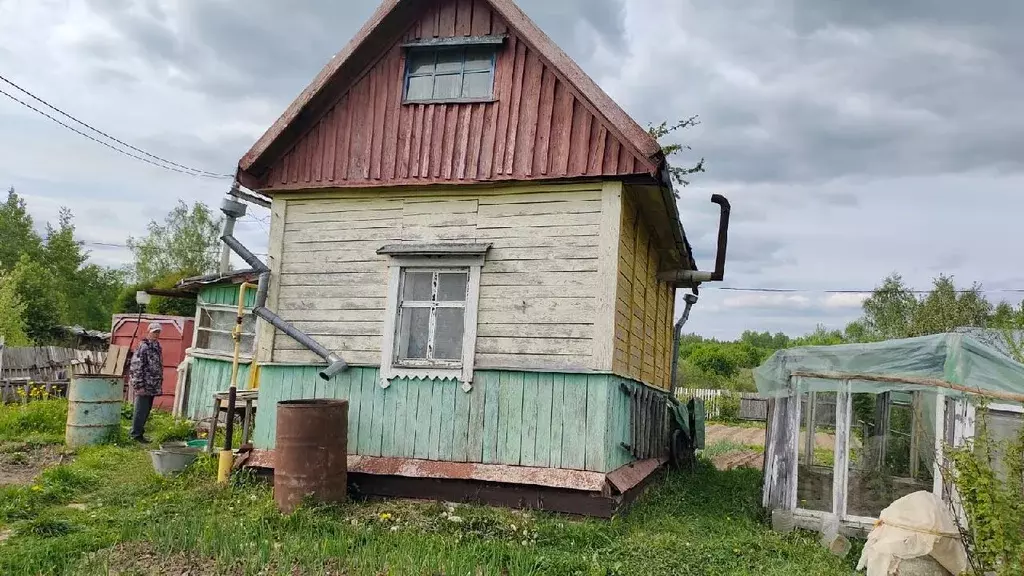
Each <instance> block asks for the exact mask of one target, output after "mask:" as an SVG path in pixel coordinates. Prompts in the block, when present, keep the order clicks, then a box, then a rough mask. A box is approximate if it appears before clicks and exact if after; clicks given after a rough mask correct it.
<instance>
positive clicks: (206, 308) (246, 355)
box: [189, 300, 259, 362]
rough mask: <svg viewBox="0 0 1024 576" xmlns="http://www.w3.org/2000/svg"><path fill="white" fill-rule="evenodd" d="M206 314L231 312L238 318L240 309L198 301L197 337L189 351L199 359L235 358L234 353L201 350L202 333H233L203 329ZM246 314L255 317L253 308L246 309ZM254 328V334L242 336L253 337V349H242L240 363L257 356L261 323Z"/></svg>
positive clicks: (210, 349) (249, 333) (246, 333)
mask: <svg viewBox="0 0 1024 576" xmlns="http://www.w3.org/2000/svg"><path fill="white" fill-rule="evenodd" d="M204 312H230V313H231V315H232V316H235V317H237V315H238V307H237V306H229V305H226V304H207V303H205V302H203V301H202V300H197V301H196V318H195V336H194V337H193V338H192V348H190V349H189V351H190V352H192V353H193V355H195V356H199V357H202V356H208V357H216V358H232V357H233V356H234V352H233V351H228V352H224V351H221V350H215V349H213V348H200V347H199V334H200V333H202V332H207V333H215V334H227V335H229V336H230V335H231V333H232V331H231V330H218V329H215V328H203V327H202V320H203V313H204ZM244 314H245V315H246V316H252V315H253V314H252V309H251V308H245V309H244ZM254 328H255V329H254V331H253V332H242V336H252V349H251V350H248V351H247V350H245V349H244V348H243V349H240V350H239V353H238V358H239V360H240V361H243V362H251V361H252V359H253V358H255V356H256V349H257V340H259V323H258V322H257V323H256V325H255V327H254Z"/></svg>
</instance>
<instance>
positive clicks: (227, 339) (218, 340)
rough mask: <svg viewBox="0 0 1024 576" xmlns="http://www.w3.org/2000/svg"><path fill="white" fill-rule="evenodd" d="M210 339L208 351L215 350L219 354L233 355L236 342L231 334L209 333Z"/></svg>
mask: <svg viewBox="0 0 1024 576" xmlns="http://www.w3.org/2000/svg"><path fill="white" fill-rule="evenodd" d="M208 334H209V335H210V339H209V340H208V342H207V346H206V347H205V348H206V349H207V350H215V351H217V352H227V353H233V352H234V351H235V340H234V339H233V338H231V335H230V334H221V333H219V332H208Z"/></svg>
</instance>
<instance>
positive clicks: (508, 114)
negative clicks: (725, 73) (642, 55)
mask: <svg viewBox="0 0 1024 576" xmlns="http://www.w3.org/2000/svg"><path fill="white" fill-rule="evenodd" d="M494 34H507V35H508V39H507V41H506V43H505V45H504V46H503V47H502V49H501V50H500V51H499V57H498V61H497V65H496V67H495V101H494V102H483V103H448V104H444V103H440V104H403V103H402V101H401V99H402V93H401V92H402V87H403V78H404V69H405V61H404V57H405V54H404V50H403V49H402V46H401V45H402V43H403V42H406V41H410V40H416V39H423V38H445V37H458V36H480V35H494ZM661 161H662V154H661V147H660V146H659V145H658V143H657V141H656V140H655V139H654V138H652V137H651V136H650V135H649V134H648V133H647V131H646V130H644V129H643V128H642V127H640V126H639V125H638V124H637V123H636V122H635V121H633V120H632V118H630V117H629V116H628V115H627V114H626V113H625V112H624V111H623V110H622V109H621V108H620V107H619V106H618V105H617V104H615V102H614V101H612V99H611V98H610V97H608V95H607V94H605V92H604V91H603V90H601V89H600V88H599V87H598V86H597V84H595V83H594V81H593V80H591V79H590V77H589V76H587V75H586V74H585V73H584V72H583V71H582V70H581V69H580V68H579V66H578V65H577V64H576V63H575V62H573V61H572V59H570V58H569V57H568V56H566V54H565V53H564V52H563V51H562V50H561V49H560V48H558V46H556V45H555V44H554V43H553V42H552V41H551V39H550V38H548V37H547V35H545V34H544V33H543V32H542V31H541V30H540V29H539V28H537V26H536V25H535V24H534V23H533V22H532V21H531V20H530V19H529V18H528V17H527V16H526V15H525V14H524V13H523V12H522V11H521V10H520V9H519V8H518V7H517V6H516V5H515V3H514V2H512V1H511V0H387V1H386V2H385V3H384V4H382V5H381V6H380V8H379V9H378V10H377V12H376V13H375V14H374V16H373V17H372V18H371V19H370V21H369V22H367V23H366V25H364V26H363V28H362V29H361V30H360V31H359V33H357V34H356V36H355V37H354V38H353V39H352V41H351V42H349V44H348V45H347V46H346V47H345V48H344V49H343V50H342V51H341V52H340V53H339V54H338V55H337V56H335V57H334V58H333V59H332V60H331V62H330V63H328V65H327V66H326V67H325V68H324V69H323V70H322V71H321V72H320V74H319V75H318V76H317V77H316V79H315V80H314V81H313V82H312V83H311V84H310V85H309V86H308V87H307V88H306V89H305V90H304V91H303V92H302V94H301V95H300V96H299V97H298V98H297V99H296V100H295V101H294V102H293V103H292V104H291V105H290V106H289V107H288V109H287V110H286V111H285V112H284V114H283V115H282V116H281V118H279V119H278V121H277V122H275V123H274V125H273V126H271V127H270V129H269V130H267V132H266V133H265V134H264V135H263V137H261V138H260V139H259V141H257V142H256V144H255V145H254V146H253V148H252V149H251V150H250V151H249V152H248V153H247V154H246V155H245V156H244V157H243V158H242V159H241V161H240V162H239V179H240V180H241V181H242V183H243V184H245V185H246V186H247V187H249V188H253V189H258V190H263V191H276V190H288V189H308V188H317V187H344V186H359V187H362V186H383V185H402V184H424V183H472V182H478V181H495V180H534V179H551V178H566V177H580V176H586V177H601V176H612V175H628V174H650V175H655V174H656V173H657V171H658V169H659V166H660V164H661Z"/></svg>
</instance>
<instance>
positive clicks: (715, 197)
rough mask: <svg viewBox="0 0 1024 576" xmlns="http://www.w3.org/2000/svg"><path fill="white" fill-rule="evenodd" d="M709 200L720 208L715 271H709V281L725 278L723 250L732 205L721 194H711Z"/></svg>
mask: <svg viewBox="0 0 1024 576" xmlns="http://www.w3.org/2000/svg"><path fill="white" fill-rule="evenodd" d="M711 201H712V202H714V203H715V204H718V206H719V208H720V209H721V210H720V214H719V217H718V251H717V253H716V254H715V271H714V272H712V273H711V279H710V281H711V282H721V281H722V280H724V279H725V252H726V248H727V247H728V245H729V215H730V214H731V212H732V205H731V204H729V200H728V199H727V198H726V197H725V196H722V195H721V194H712V195H711Z"/></svg>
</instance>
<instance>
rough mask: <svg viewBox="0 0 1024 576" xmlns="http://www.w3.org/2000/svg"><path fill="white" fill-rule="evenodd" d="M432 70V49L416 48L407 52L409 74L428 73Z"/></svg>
mask: <svg viewBox="0 0 1024 576" xmlns="http://www.w3.org/2000/svg"><path fill="white" fill-rule="evenodd" d="M433 71H434V51H433V50H416V51H412V52H410V53H409V74H430V73H431V72H433Z"/></svg>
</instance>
